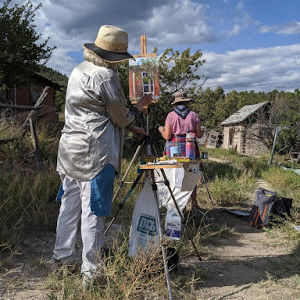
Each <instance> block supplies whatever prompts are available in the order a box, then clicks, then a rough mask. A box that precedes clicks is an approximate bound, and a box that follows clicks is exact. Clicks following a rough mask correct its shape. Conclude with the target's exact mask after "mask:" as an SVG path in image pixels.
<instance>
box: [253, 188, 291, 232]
mask: <svg viewBox="0 0 300 300" xmlns="http://www.w3.org/2000/svg"><path fill="white" fill-rule="evenodd" d="M292 201H293V199H290V198H283V197H278V196H277V194H276V193H275V192H272V191H268V190H266V189H263V188H259V189H258V190H257V192H256V196H255V201H254V204H253V206H252V209H251V211H250V215H249V218H248V221H249V223H250V226H252V227H255V228H264V227H268V226H270V221H271V220H272V218H273V216H275V215H277V216H279V217H281V218H286V216H287V215H290V209H291V206H292Z"/></svg>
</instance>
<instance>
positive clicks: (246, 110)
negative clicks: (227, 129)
mask: <svg viewBox="0 0 300 300" xmlns="http://www.w3.org/2000/svg"><path fill="white" fill-rule="evenodd" d="M267 103H269V101H265V102H261V103H257V104H253V105H245V106H243V107H242V108H241V109H240V110H238V111H237V112H236V113H234V114H233V115H231V116H230V117H228V118H227V119H226V120H225V121H223V122H222V123H221V125H229V124H234V123H240V122H242V121H244V120H245V119H247V118H248V117H249V116H250V115H252V114H253V113H254V112H256V111H257V110H258V109H259V108H261V107H263V106H264V105H266V104H267Z"/></svg>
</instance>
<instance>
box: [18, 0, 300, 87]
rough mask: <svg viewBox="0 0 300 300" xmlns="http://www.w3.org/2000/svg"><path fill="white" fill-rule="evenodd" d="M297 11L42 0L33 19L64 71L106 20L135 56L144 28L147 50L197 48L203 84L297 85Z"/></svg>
mask: <svg viewBox="0 0 300 300" xmlns="http://www.w3.org/2000/svg"><path fill="white" fill-rule="evenodd" d="M14 2H17V3H19V4H22V3H24V2H23V1H14ZM32 3H38V2H35V1H32ZM299 12H300V1H298V0H284V1H283V0H203V1H201V0H152V1H149V0H131V1H124V0H86V1H82V0H80V1H79V0H73V1H71V2H70V1H69V0H68V1H67V0H45V1H43V6H42V8H40V9H39V10H38V11H37V16H36V18H35V21H36V25H37V31H38V32H40V33H42V36H43V38H46V37H50V45H56V46H57V49H56V50H55V51H54V52H53V55H52V58H51V60H50V61H49V63H48V66H50V67H52V68H54V69H56V70H58V71H60V72H62V73H64V74H66V75H69V74H70V72H71V70H72V69H73V67H74V66H75V65H76V64H77V63H78V62H80V61H82V45H83V43H86V42H93V41H94V40H95V38H96V35H97V32H98V29H99V27H100V26H101V25H103V24H111V25H115V26H119V27H121V28H123V29H125V30H126V31H127V32H128V34H129V52H131V53H132V54H138V53H139V51H140V36H141V35H143V34H145V35H146V37H147V51H148V53H150V52H152V51H153V48H154V47H158V53H159V54H161V53H162V52H163V51H164V49H166V48H169V47H172V48H174V49H178V50H180V51H182V50H184V49H186V48H191V49H192V52H193V51H196V50H198V49H200V50H201V52H202V53H203V57H202V58H204V59H205V60H206V63H205V64H204V65H203V66H202V67H201V69H200V73H201V74H204V75H205V76H206V77H207V80H206V82H205V85H204V86H203V88H207V87H209V88H212V89H215V88H216V87H217V86H218V85H220V86H222V87H223V88H224V90H225V92H229V91H231V90H237V91H244V90H248V91H250V90H255V91H271V90H273V89H278V90H285V91H294V89H295V88H300V16H299Z"/></svg>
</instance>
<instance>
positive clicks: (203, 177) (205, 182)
mask: <svg viewBox="0 0 300 300" xmlns="http://www.w3.org/2000/svg"><path fill="white" fill-rule="evenodd" d="M201 176H202V179H203V182H204V184H205V187H206V191H207V194H208V198H209V200H210V203H211V205H212V207H213V209H215V206H214V203H213V201H212V199H211V195H210V192H209V189H208V186H207V181H206V180H205V176H204V174H203V172H202V171H201Z"/></svg>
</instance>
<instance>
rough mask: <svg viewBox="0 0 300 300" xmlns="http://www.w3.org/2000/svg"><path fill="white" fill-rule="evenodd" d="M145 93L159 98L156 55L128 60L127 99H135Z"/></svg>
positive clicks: (155, 98)
mask: <svg viewBox="0 0 300 300" xmlns="http://www.w3.org/2000/svg"><path fill="white" fill-rule="evenodd" d="M146 93H152V95H153V97H152V98H153V99H154V100H157V99H158V98H159V72H158V58H157V57H156V56H150V55H147V56H144V57H143V56H141V57H136V58H135V61H134V60H130V61H129V100H130V101H136V100H137V99H139V98H140V97H141V96H143V95H144V94H146Z"/></svg>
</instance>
